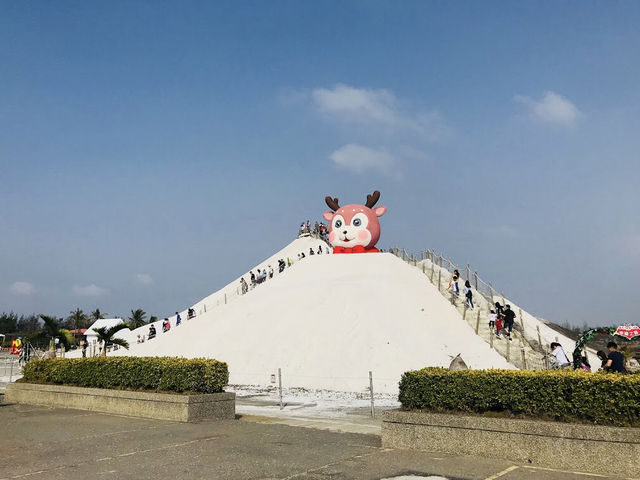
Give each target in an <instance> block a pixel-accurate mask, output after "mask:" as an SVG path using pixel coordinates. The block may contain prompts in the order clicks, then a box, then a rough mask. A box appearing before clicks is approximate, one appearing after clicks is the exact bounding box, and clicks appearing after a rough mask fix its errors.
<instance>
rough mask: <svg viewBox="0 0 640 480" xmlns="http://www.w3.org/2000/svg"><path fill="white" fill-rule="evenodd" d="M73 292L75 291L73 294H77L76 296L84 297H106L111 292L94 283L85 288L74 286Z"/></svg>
mask: <svg viewBox="0 0 640 480" xmlns="http://www.w3.org/2000/svg"><path fill="white" fill-rule="evenodd" d="M72 290H73V293H75V294H76V295H81V296H84V297H100V296H102V295H106V294H107V293H109V290H107V289H106V288H102V287H99V286H97V285H96V284H94V283H92V284H90V285H86V286H84V287H82V286H79V285H74V286H73V288H72Z"/></svg>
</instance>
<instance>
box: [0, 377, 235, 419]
mask: <svg viewBox="0 0 640 480" xmlns="http://www.w3.org/2000/svg"><path fill="white" fill-rule="evenodd" d="M235 397H236V395H235V393H226V392H223V393H209V394H198V395H178V394H171V393H154V392H132V391H127V390H106V389H102V388H81V387H65V386H60V385H38V384H34V383H11V384H9V385H8V386H7V389H6V391H5V398H4V401H5V402H6V403H26V404H31V405H44V406H48V407H64V408H78V409H81V410H93V411H97V412H105V413H117V414H120V415H129V416H133V417H146V418H157V419H162V420H175V421H179V422H194V421H198V420H205V419H217V420H233V419H234V418H235V413H236V400H235Z"/></svg>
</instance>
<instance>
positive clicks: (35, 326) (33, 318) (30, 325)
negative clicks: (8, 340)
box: [18, 314, 42, 335]
mask: <svg viewBox="0 0 640 480" xmlns="http://www.w3.org/2000/svg"><path fill="white" fill-rule="evenodd" d="M41 330H42V322H41V321H40V318H39V317H38V315H33V314H31V315H27V316H25V315H20V319H19V320H18V333H21V334H22V335H31V334H34V333H37V332H39V331H41Z"/></svg>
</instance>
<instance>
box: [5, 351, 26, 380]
mask: <svg viewBox="0 0 640 480" xmlns="http://www.w3.org/2000/svg"><path fill="white" fill-rule="evenodd" d="M21 374H22V366H21V364H20V361H19V359H18V356H17V355H11V356H8V357H4V356H3V357H0V381H1V382H12V381H13V380H15V379H16V377H18V376H20V375H21Z"/></svg>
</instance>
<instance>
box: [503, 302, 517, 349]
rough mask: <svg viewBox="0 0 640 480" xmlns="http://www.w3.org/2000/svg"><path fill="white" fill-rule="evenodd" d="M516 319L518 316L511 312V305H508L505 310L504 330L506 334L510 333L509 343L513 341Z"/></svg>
mask: <svg viewBox="0 0 640 480" xmlns="http://www.w3.org/2000/svg"><path fill="white" fill-rule="evenodd" d="M515 319H516V314H515V313H513V310H511V305H507V306H506V307H505V309H504V329H505V332H509V333H508V336H509V341H511V340H512V338H511V332H512V331H513V322H514V321H515Z"/></svg>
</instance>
